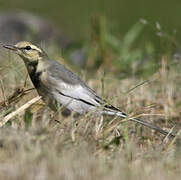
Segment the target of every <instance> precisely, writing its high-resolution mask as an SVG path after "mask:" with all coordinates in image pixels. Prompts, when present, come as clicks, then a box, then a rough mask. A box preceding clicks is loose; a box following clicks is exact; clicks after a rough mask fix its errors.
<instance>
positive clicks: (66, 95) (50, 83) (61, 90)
mask: <svg viewBox="0 0 181 180" xmlns="http://www.w3.org/2000/svg"><path fill="white" fill-rule="evenodd" d="M2 46H3V47H4V48H6V49H9V50H11V51H12V52H14V53H15V54H18V55H19V56H20V57H21V58H22V59H23V61H24V64H25V66H26V68H27V71H28V74H29V76H30V79H31V81H32V83H33V85H34V87H35V88H36V90H37V92H38V94H39V95H40V96H42V97H43V100H44V101H45V102H48V103H50V104H52V103H51V102H56V103H58V104H60V105H61V106H62V107H65V108H66V109H68V110H69V111H71V112H72V111H73V112H76V113H78V114H86V113H88V112H92V113H95V114H97V115H100V116H103V115H109V116H118V117H121V118H128V119H129V120H130V121H133V122H136V123H139V124H141V125H143V126H145V127H148V128H151V129H153V130H155V131H157V132H159V133H161V134H163V135H168V134H169V133H168V132H167V131H165V130H163V129H162V128H160V127H157V126H154V125H152V124H151V123H148V122H146V121H143V120H141V119H137V118H133V117H128V115H127V114H126V113H124V112H122V111H121V110H120V109H118V108H116V107H114V106H113V105H111V104H109V103H107V101H106V100H104V99H103V98H101V97H100V96H98V95H97V94H96V92H95V91H94V90H93V89H91V88H90V87H89V86H88V85H87V84H86V83H85V82H84V81H83V80H81V79H80V78H79V77H78V76H77V75H76V74H74V73H73V72H72V71H71V70H69V69H68V68H66V67H65V66H64V65H62V64H60V63H59V62H57V61H55V60H51V59H49V57H48V55H47V54H46V52H45V51H44V50H43V49H41V48H40V47H39V46H37V45H34V44H33V43H31V42H27V41H20V42H18V43H16V44H15V45H4V44H3V45H2ZM50 106H51V105H50ZM171 135H172V134H171Z"/></svg>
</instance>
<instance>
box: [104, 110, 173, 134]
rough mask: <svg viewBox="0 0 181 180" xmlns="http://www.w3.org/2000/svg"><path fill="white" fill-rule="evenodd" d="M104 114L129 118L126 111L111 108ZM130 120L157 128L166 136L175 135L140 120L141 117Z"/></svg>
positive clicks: (156, 129)
mask: <svg viewBox="0 0 181 180" xmlns="http://www.w3.org/2000/svg"><path fill="white" fill-rule="evenodd" d="M104 114H107V115H111V116H119V117H122V118H128V116H127V115H126V114H125V113H123V112H121V111H115V110H114V111H111V110H110V111H109V110H105V111H104ZM129 120H130V121H134V122H137V123H139V124H141V125H143V126H145V127H148V128H150V129H153V130H155V131H158V132H159V133H161V134H163V135H166V136H167V135H169V136H170V137H175V135H174V134H172V133H169V132H167V131H165V130H163V129H161V128H159V127H157V126H154V125H152V124H150V123H148V122H146V121H143V120H140V119H137V118H129Z"/></svg>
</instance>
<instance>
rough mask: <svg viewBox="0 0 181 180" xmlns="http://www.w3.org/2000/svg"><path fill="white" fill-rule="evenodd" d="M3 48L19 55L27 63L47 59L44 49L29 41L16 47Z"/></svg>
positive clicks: (19, 43) (6, 46)
mask: <svg viewBox="0 0 181 180" xmlns="http://www.w3.org/2000/svg"><path fill="white" fill-rule="evenodd" d="M3 47H4V48H7V49H10V50H12V51H13V52H15V53H16V54H18V55H19V56H20V57H21V58H22V59H23V60H24V61H25V62H32V61H37V60H41V59H43V58H44V57H47V55H46V53H45V52H44V51H43V50H42V49H40V48H39V47H37V46H36V45H34V44H32V43H30V42H27V41H20V42H18V43H17V44H15V45H3Z"/></svg>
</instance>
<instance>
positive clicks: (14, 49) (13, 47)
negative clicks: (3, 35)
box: [3, 45, 18, 51]
mask: <svg viewBox="0 0 181 180" xmlns="http://www.w3.org/2000/svg"><path fill="white" fill-rule="evenodd" d="M3 47H4V48H6V49H10V50H13V51H17V50H18V48H17V47H16V46H13V45H3Z"/></svg>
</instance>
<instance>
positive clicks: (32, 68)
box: [25, 61, 41, 88]
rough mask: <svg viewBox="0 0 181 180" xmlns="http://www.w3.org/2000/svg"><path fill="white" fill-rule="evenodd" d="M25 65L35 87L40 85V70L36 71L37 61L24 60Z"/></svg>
mask: <svg viewBox="0 0 181 180" xmlns="http://www.w3.org/2000/svg"><path fill="white" fill-rule="evenodd" d="M25 65H26V67H27V70H28V73H29V76H30V78H31V81H32V83H33V85H34V86H35V88H38V87H40V75H41V72H37V67H38V61H32V62H26V63H25Z"/></svg>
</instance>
